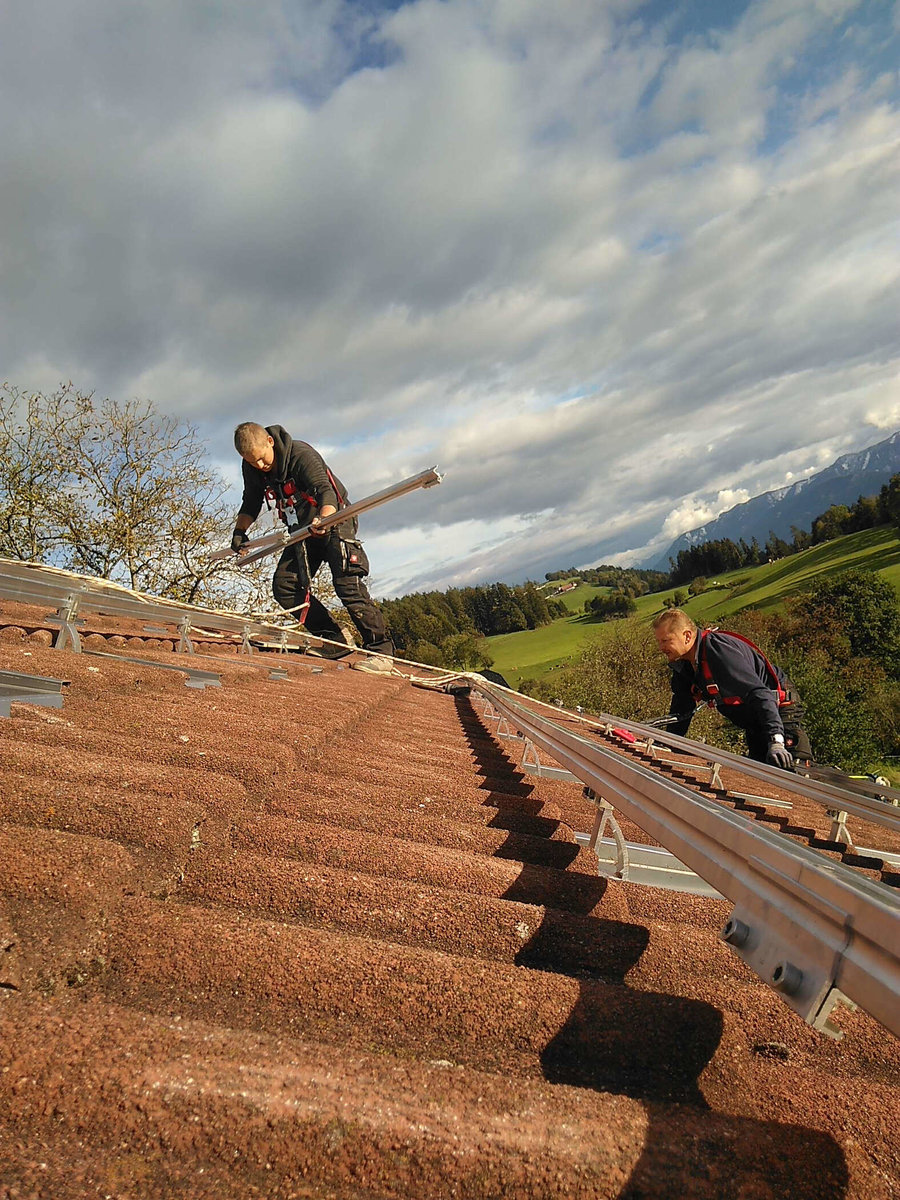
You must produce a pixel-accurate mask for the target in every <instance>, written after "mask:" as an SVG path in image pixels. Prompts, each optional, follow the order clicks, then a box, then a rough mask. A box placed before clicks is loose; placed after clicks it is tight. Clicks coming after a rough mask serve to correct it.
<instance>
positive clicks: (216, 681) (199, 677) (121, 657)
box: [84, 650, 222, 691]
mask: <svg viewBox="0 0 900 1200" xmlns="http://www.w3.org/2000/svg"><path fill="white" fill-rule="evenodd" d="M84 653H85V654H90V655H91V657H92V658H112V659H115V660H116V661H117V662H127V663H137V665H138V666H140V667H154V668H155V669H156V670H158V671H180V672H181V674H182V675H187V679H186V680H185V681H184V684H185V687H189V688H197V689H199V690H201V691H202V690H203V688H208V687H221V686H222V677H221V676H220V675H218V674H217V673H216V672H215V671H200V670H198V668H197V667H183V666H182V665H181V664H180V663H178V664H177V665H176V664H175V663H161V662H156V661H155V660H154V659H152V658H132V657H131V656H130V655H128V654H109V653H108V652H107V651H106V650H85V652H84Z"/></svg>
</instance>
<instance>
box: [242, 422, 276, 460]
mask: <svg viewBox="0 0 900 1200" xmlns="http://www.w3.org/2000/svg"><path fill="white" fill-rule="evenodd" d="M268 436H269V434H268V431H267V430H266V429H264V428H263V426H262V425H257V423H256V422H255V421H241V423H240V425H238V427H237V429H236V430H235V431H234V448H235V450H237V452H238V454H240V456H241V458H243V457H244V455H245V454H249V453H250V451H251V450H255V449H256V447H257V446H258V445H259V444H260V442H264V441H265V440H266V438H267V437H268Z"/></svg>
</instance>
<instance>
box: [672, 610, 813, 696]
mask: <svg viewBox="0 0 900 1200" xmlns="http://www.w3.org/2000/svg"><path fill="white" fill-rule="evenodd" d="M709 632H710V630H708V629H704V630H703V632H702V633H701V634H700V648H699V650H698V651H697V669H698V671H699V674H700V678H701V680H702V681H703V683H702V686H698V685H697V684H694V687H693V691H694V698H695V699H697V700H707V702H708V704H709V705H710V707H712V706H713V705H715V703H716V701H718V702H719V703H720V704H743V700H742V699H741V697H740V696H720V695H719V685H718V684H717V683H716V681H715V680H714V679H713V673H712V671H711V670H710V666H709V663H708V662H707V659H706V635H707V633H709ZM716 633H721V634H723V635H724V636H725V637H732V638H737V640H738V641H739V642H743V643H744V645H745V646H749V647H750V649H751V650H755V651H756V653H757V654H758V655H759V657H760V658H761V659H762V660H763V662H764V663H765V664H766V670H767V671H768V673H769V678H770V679H771V680H772V691H773V692H775V694H776V695H777V697H778V707H779V708H783V707H785V705H789V704H792V703H793V701H792V700H788V698H787V692H786V691H785V690H784V688H783V687H782V686H781V681H780V680H779V678H778V676H777V674H776V673H775V668H774V667H773V666H772V664H771V663H770V662H769V660H768V659H767V658H766V656H765V654H763V652H762V650H760V648H759V646H757V645H756V643H755V642H751V641H750V639H749V638H746V637H744V635H743V634H742V633H731V632H730V631H729V630H727V629H717V630H716Z"/></svg>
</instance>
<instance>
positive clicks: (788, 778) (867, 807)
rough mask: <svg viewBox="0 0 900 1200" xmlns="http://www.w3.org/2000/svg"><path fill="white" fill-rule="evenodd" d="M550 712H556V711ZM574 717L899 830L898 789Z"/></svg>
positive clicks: (635, 725)
mask: <svg viewBox="0 0 900 1200" xmlns="http://www.w3.org/2000/svg"><path fill="white" fill-rule="evenodd" d="M502 695H506V696H507V697H508V696H509V693H503V692H502V691H493V692H492V693H491V697H492V699H493V700H494V702H495V704H496V697H497V696H502ZM532 703H534V704H537V703H539V702H538V701H532ZM551 711H556V712H558V711H559V710H551ZM535 715H537V714H535ZM566 715H567V716H569V717H572V716H573V715H574V714H572V713H567V714H566ZM577 719H578V720H579V721H580V722H581V723H583V724H584V725H585V727H586V728H587V729H590V728H595V727H600V726H609V727H611V728H614V729H626V730H628V732H629V733H633V734H635V735H636V736H637V737H639V738H640V739H641V740H642V741H646V740H647V739H650V741H651V742H652V743H653V745H654V746H655V747H657V748H659V747H668V748H669V749H671V750H677V751H678V752H679V753H681V754H689V755H691V756H692V757H693V758H702V759H704V760H705V761H706V762H708V763H710V764H711V765H715V764H718V766H720V767H732V768H734V770H735V771H740V772H741V774H742V775H750V776H752V777H753V778H755V779H762V780H764V781H765V782H766V783H768V784H770V785H772V784H775V785H776V786H777V787H778V788H779V789H780V790H781V791H783V792H792V793H794V794H795V795H798V796H803V797H804V798H805V799H807V800H812V801H813V802H814V803H815V804H821V805H822V807H823V808H827V809H838V810H840V811H843V812H846V813H849V814H850V815H852V816H854V817H857V818H858V819H859V820H861V821H869V822H870V823H871V824H873V825H883V826H884V827H885V828H886V829H892V830H894V832H895V833H900V807H898V806H900V790H898V789H897V788H889V787H881V786H880V785H873V789H874V788H875V787H876V786H877V790H878V792H879V794H881V795H883V796H884V800H876V799H875V798H874V797H869V796H862V795H859V794H858V793H857V792H848V791H846V790H845V789H844V788H840V787H837V786H836V785H835V784H832V783H825V782H823V781H821V780H818V779H810V778H809V777H807V776H805V775H796V774H794V772H793V771H781V770H778V769H777V768H773V767H770V766H767V765H766V764H765V763H758V762H755V761H754V760H753V759H752V758H743V757H742V756H741V755H740V754H732V753H731V752H730V751H728V750H720V749H719V748H718V747H714V746H707V745H704V744H703V743H701V742H694V741H691V740H690V739H689V738H685V737H679V736H678V735H677V734H675V733H667V732H665V731H664V730H661V729H657V728H655V727H654V726H651V725H641V724H640V723H639V722H637V721H623V720H622V719H621V718H620V717H613V716H610V715H609V714H607V713H600V714H599V715H597V716H593V715H592V716H591V717H590V719H589V720H586V719H585V718H584V717H580V718H577ZM597 732H601V730H600V729H599V728H598V729H597Z"/></svg>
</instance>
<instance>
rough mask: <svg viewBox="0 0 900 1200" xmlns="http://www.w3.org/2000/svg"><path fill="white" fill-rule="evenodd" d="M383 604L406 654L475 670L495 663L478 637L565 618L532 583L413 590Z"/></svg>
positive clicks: (563, 611) (561, 607) (563, 609)
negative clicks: (442, 589)
mask: <svg viewBox="0 0 900 1200" xmlns="http://www.w3.org/2000/svg"><path fill="white" fill-rule="evenodd" d="M381 608H382V610H383V612H384V614H385V616H386V617H387V621H388V624H389V626H390V629H391V634H392V636H393V638H394V642H395V644H396V645H397V647H398V648H402V651H403V653H404V654H405V655H406V656H407V657H409V658H412V659H414V660H415V661H416V662H423V663H431V664H434V665H435V666H437V665H441V664H446V665H447V666H456V667H469V668H475V669H478V668H479V667H489V666H490V665H491V662H492V661H493V660H492V658H491V656H490V654H489V653H488V651H487V648H486V647H485V646H484V645H483V643H482V644H479V641H480V639H483V638H486V637H490V636H492V635H493V634H496V633H518V632H520V631H521V630H523V629H537V628H538V626H540V625H548V624H549V623H550V622H551V621H554V620H555V619H556V618H557V617H565V616H568V609H567V608H566V607H565V605H563V604H561V603H560V601H559V600H553V599H548V598H547V597H546V596H545V595H544V593H543V592H542V591H540V590H539V588H538V587H537V585H536V584H534V583H526V584H523V585H521V586H518V587H510V586H509V585H507V584H505V583H491V584H486V585H484V586H482V587H466V588H450V589H449V590H448V591H446V592H414V593H413V594H411V595H409V596H401V597H400V598H399V599H398V600H382V601H381Z"/></svg>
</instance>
